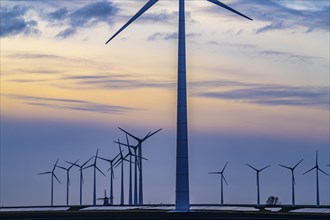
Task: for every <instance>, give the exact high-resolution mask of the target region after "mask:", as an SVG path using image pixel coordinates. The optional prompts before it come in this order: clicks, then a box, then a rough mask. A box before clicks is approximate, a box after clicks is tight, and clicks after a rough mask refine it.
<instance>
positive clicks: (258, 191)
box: [246, 163, 270, 205]
mask: <svg viewBox="0 0 330 220" xmlns="http://www.w3.org/2000/svg"><path fill="white" fill-rule="evenodd" d="M246 165H248V166H249V167H250V168H252V169H254V170H255V171H256V172H257V205H260V190H259V173H260V172H261V171H263V170H264V169H266V168H268V167H270V165H268V166H265V167H264V168H262V169H260V170H258V169H256V168H254V167H253V166H251V165H250V164H247V163H246Z"/></svg>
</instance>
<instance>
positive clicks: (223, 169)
mask: <svg viewBox="0 0 330 220" xmlns="http://www.w3.org/2000/svg"><path fill="white" fill-rule="evenodd" d="M227 164H228V161H227V163H226V164H225V166H224V167H223V168H222V171H221V173H223V171H225V169H226V166H227Z"/></svg>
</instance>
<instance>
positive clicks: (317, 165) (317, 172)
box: [303, 151, 329, 206]
mask: <svg viewBox="0 0 330 220" xmlns="http://www.w3.org/2000/svg"><path fill="white" fill-rule="evenodd" d="M314 169H315V170H316V205H317V206H319V205H320V192H319V171H321V172H322V173H324V174H325V175H327V176H329V175H328V174H327V173H326V172H324V171H323V170H321V169H320V168H319V163H318V155H317V151H316V160H315V166H314V167H313V168H311V169H309V170H307V171H306V172H305V173H303V175H305V174H306V173H308V172H310V171H312V170H314Z"/></svg>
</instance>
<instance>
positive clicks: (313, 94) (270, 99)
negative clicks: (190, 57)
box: [193, 80, 330, 109]
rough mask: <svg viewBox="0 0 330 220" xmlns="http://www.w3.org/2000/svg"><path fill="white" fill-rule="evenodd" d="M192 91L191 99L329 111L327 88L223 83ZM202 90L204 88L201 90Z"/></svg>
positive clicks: (201, 86) (200, 86) (198, 86)
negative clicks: (224, 100) (201, 98)
mask: <svg viewBox="0 0 330 220" xmlns="http://www.w3.org/2000/svg"><path fill="white" fill-rule="evenodd" d="M210 85H211V86H210ZM215 85H221V87H220V86H219V87H218V89H217V88H216V87H215ZM195 87H196V88H198V90H200V92H194V93H193V95H194V96H199V97H207V98H215V99H227V100H234V101H241V102H249V103H254V104H259V105H266V106H301V107H314V108H322V109H329V107H330V106H329V105H330V102H329V98H330V97H329V88H328V87H307V86H306V87H303V86H301V87H298V86H286V85H275V84H250V83H242V82H236V81H226V80H225V81H221V80H220V81H212V82H209V83H207V82H203V84H199V83H196V84H195ZM205 87H208V88H207V89H205ZM212 87H213V89H212ZM201 88H204V89H201ZM219 88H221V90H219Z"/></svg>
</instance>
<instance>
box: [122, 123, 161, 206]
mask: <svg viewBox="0 0 330 220" xmlns="http://www.w3.org/2000/svg"><path fill="white" fill-rule="evenodd" d="M118 128H119V129H120V130H122V131H123V132H125V133H126V134H128V135H129V136H130V137H132V138H133V139H135V140H136V141H137V142H138V145H137V147H138V150H139V155H138V159H139V161H138V166H139V202H138V204H139V205H143V181H142V176H143V175H142V158H143V156H142V143H143V142H144V141H146V140H147V139H148V138H150V137H151V136H153V135H154V134H156V133H158V132H159V131H161V130H162V129H158V130H157V131H155V132H153V133H151V132H149V133H148V134H147V135H146V136H145V137H144V138H142V139H140V138H138V137H136V136H134V135H132V134H131V133H129V132H127V131H125V130H124V129H122V128H120V127H118Z"/></svg>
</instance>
